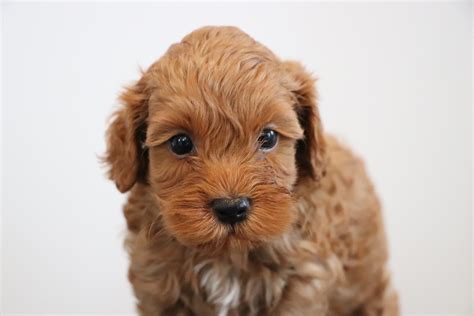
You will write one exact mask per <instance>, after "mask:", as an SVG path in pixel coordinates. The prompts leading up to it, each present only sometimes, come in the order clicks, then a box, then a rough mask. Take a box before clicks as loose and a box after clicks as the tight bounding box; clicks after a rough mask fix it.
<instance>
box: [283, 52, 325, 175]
mask: <svg viewBox="0 0 474 316" xmlns="http://www.w3.org/2000/svg"><path fill="white" fill-rule="evenodd" d="M282 67H283V71H284V73H285V75H286V80H285V85H287V87H288V89H289V90H290V91H291V93H292V94H293V97H294V98H293V100H294V109H295V111H296V113H297V115H298V120H299V123H300V125H301V127H302V128H303V130H304V138H303V139H301V140H299V141H298V143H297V147H296V163H297V166H298V176H299V178H301V177H305V176H310V177H312V178H313V179H315V180H319V179H321V177H323V176H324V174H325V172H326V171H325V164H326V163H325V153H326V144H325V140H324V134H323V129H322V125H321V120H320V118H319V111H318V105H317V94H316V89H315V81H316V80H315V79H313V78H312V77H311V75H310V74H308V73H307V72H306V70H305V69H304V67H303V66H302V65H301V64H299V63H297V62H293V61H287V62H283V63H282Z"/></svg>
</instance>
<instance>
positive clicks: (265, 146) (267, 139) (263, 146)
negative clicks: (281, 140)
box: [258, 128, 278, 151]
mask: <svg viewBox="0 0 474 316" xmlns="http://www.w3.org/2000/svg"><path fill="white" fill-rule="evenodd" d="M277 142H278V133H277V132H276V131H274V130H272V129H269V128H266V129H264V130H263V131H262V133H261V134H260V136H259V137H258V143H259V146H260V150H261V151H270V150H272V149H273V148H274V147H275V145H276V144H277Z"/></svg>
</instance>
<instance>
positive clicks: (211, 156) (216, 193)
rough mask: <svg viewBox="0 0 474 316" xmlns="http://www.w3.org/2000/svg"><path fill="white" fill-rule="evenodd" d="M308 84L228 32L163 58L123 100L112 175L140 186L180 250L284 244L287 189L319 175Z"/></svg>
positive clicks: (111, 141) (297, 70)
mask: <svg viewBox="0 0 474 316" xmlns="http://www.w3.org/2000/svg"><path fill="white" fill-rule="evenodd" d="M313 85H314V81H313V79H312V78H311V77H310V76H309V75H308V74H307V73H306V72H305V71H304V69H303V68H302V67H301V66H300V65H299V64H297V63H294V62H282V61H280V60H279V59H278V58H277V57H275V56H274V55H273V54H272V53H271V52H270V51H269V50H268V49H267V48H265V47H264V46H262V45H261V44H259V43H257V42H255V41H254V40H253V39H251V38H250V37H249V36H248V35H246V34H245V33H243V32H241V31H240V30H238V29H236V28H230V27H219V28H203V29H199V30H197V31H195V32H193V33H191V34H189V35H188V36H186V37H185V38H184V39H183V40H182V41H181V43H178V44H175V45H173V46H171V47H170V49H169V50H168V51H167V53H166V54H165V55H164V56H163V57H162V58H161V59H160V60H158V61H157V62H156V63H155V64H153V65H152V66H151V67H150V68H149V69H148V70H147V71H146V72H145V73H144V74H143V76H142V78H141V79H140V80H139V81H138V82H137V83H136V84H135V85H134V86H132V87H130V88H129V89H127V90H126V91H125V92H124V93H123V95H122V96H121V100H122V103H123V104H124V106H123V108H122V109H120V110H119V111H118V112H117V113H116V116H115V118H114V120H113V122H112V124H111V126H110V127H109V130H108V148H107V155H106V161H107V163H108V165H109V167H110V169H109V176H110V178H111V179H112V180H113V181H115V183H116V185H117V188H118V189H119V190H120V191H121V192H126V191H128V190H129V189H130V188H131V187H132V186H133V185H134V184H135V183H137V182H143V183H146V184H147V185H148V186H149V191H150V192H151V194H152V195H153V196H154V198H155V200H156V201H157V204H158V208H157V209H159V212H160V213H161V214H160V215H161V217H162V218H163V222H164V227H165V229H166V230H167V231H168V232H169V233H170V234H171V235H172V236H174V237H175V238H176V239H177V240H179V241H180V242H181V243H183V244H185V245H188V246H194V247H203V248H210V249H214V250H218V249H222V248H226V247H230V248H232V249H235V248H243V249H245V248H249V247H254V246H257V245H259V244H261V243H263V242H265V241H268V240H271V239H272V238H274V237H276V236H279V235H281V234H282V233H284V232H285V230H286V229H287V228H288V227H289V225H290V224H291V223H292V220H293V215H294V214H295V210H294V205H293V200H292V190H293V187H294V185H295V183H296V182H297V181H301V179H303V178H305V177H311V178H314V179H319V178H320V177H321V175H322V173H323V157H324V139H323V136H322V131H321V124H320V120H319V114H318V110H317V107H316V96H315V91H314V86H313Z"/></svg>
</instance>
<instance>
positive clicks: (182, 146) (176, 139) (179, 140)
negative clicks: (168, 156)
mask: <svg viewBox="0 0 474 316" xmlns="http://www.w3.org/2000/svg"><path fill="white" fill-rule="evenodd" d="M169 146H170V149H171V151H172V152H173V153H174V154H175V155H177V156H184V155H187V154H189V153H190V152H191V151H192V150H193V148H194V145H193V141H192V140H191V137H189V135H186V134H178V135H176V136H173V137H172V138H171V139H170V140H169Z"/></svg>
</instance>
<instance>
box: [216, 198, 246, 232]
mask: <svg viewBox="0 0 474 316" xmlns="http://www.w3.org/2000/svg"><path fill="white" fill-rule="evenodd" d="M211 206H212V209H213V210H214V214H215V215H216V217H217V219H218V220H219V221H220V222H222V223H224V224H230V225H234V224H236V223H238V222H241V221H243V220H245V219H246V218H247V213H248V212H249V210H250V201H249V199H248V198H246V197H238V198H235V199H215V200H213V201H212V202H211Z"/></svg>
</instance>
